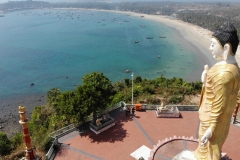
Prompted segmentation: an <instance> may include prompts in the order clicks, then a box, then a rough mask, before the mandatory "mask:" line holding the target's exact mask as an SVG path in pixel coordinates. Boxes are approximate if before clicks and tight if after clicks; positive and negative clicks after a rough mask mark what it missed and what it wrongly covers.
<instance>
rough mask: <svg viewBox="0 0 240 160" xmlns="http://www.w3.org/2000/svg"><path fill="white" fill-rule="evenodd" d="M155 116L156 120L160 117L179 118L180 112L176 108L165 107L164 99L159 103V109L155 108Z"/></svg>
mask: <svg viewBox="0 0 240 160" xmlns="http://www.w3.org/2000/svg"><path fill="white" fill-rule="evenodd" d="M156 115H157V117H158V118H161V117H180V112H179V110H178V108H177V106H172V107H171V106H170V107H167V106H166V99H165V98H164V99H163V100H162V103H161V107H157V108H156Z"/></svg>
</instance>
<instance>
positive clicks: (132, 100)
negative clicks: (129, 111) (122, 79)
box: [131, 72, 133, 105]
mask: <svg viewBox="0 0 240 160" xmlns="http://www.w3.org/2000/svg"><path fill="white" fill-rule="evenodd" d="M131 76H132V105H133V72H132V75H131Z"/></svg>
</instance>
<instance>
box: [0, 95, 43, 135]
mask: <svg viewBox="0 0 240 160" xmlns="http://www.w3.org/2000/svg"><path fill="white" fill-rule="evenodd" d="M46 103H47V96H46V94H40V93H39V94H29V95H22V96H21V95H18V96H12V97H7V98H1V99H0V110H1V112H0V126H1V127H3V128H1V127H0V128H1V129H0V132H5V133H6V134H7V136H8V137H12V136H14V135H15V134H16V133H18V132H20V131H21V130H22V126H21V125H20V124H19V119H20V117H19V113H18V107H19V106H20V105H23V106H25V107H26V113H27V118H28V119H29V120H31V115H32V112H33V110H34V107H35V106H42V105H45V104H46Z"/></svg>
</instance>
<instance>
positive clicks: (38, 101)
mask: <svg viewBox="0 0 240 160" xmlns="http://www.w3.org/2000/svg"><path fill="white" fill-rule="evenodd" d="M58 9H59V8H58ZM67 10H69V9H67ZM78 10H79V9H78ZM84 10H85V9H84ZM97 11H106V10H97ZM106 12H116V13H122V14H129V15H131V16H136V17H141V16H144V17H143V18H145V19H149V20H152V21H156V22H159V23H162V24H164V25H167V26H169V27H172V28H174V29H176V31H178V32H179V33H180V34H181V35H182V37H183V38H185V39H186V40H187V41H189V43H191V44H192V45H194V46H195V47H196V48H198V49H199V50H200V51H201V54H200V55H198V56H199V57H201V59H204V60H205V61H207V62H209V64H208V65H209V67H211V66H212V65H214V64H215V63H216V61H215V60H214V58H213V57H212V54H211V52H210V50H209V49H208V48H209V45H210V40H211V35H212V32H211V31H209V30H207V29H204V28H201V27H199V26H196V25H193V24H189V23H186V22H183V21H181V20H177V19H174V18H170V17H167V16H160V15H147V14H140V13H133V12H122V11H108V10H107V11H106ZM236 60H237V62H238V64H240V47H239V46H238V51H237V54H236ZM199 70H200V71H201V70H203V67H202V68H200V69H199ZM196 74H197V76H199V77H200V75H199V71H198V72H196ZM45 104H46V94H36V95H27V96H26V95H24V96H15V97H10V98H1V99H0V110H1V112H0V132H6V133H7V134H8V136H9V137H11V136H12V135H14V134H15V133H17V132H19V131H20V130H21V126H20V124H19V123H18V121H19V114H18V106H19V105H24V106H26V108H27V115H28V118H29V119H31V113H32V111H33V109H34V107H35V106H41V105H45Z"/></svg>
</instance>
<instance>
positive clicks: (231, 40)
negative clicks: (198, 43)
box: [209, 22, 239, 61]
mask: <svg viewBox="0 0 240 160" xmlns="http://www.w3.org/2000/svg"><path fill="white" fill-rule="evenodd" d="M238 44H239V40H238V36H237V30H236V29H235V28H234V26H233V25H232V24H230V23H229V22H225V23H224V24H223V25H222V26H221V27H220V28H219V29H218V30H217V31H216V32H215V33H214V34H213V35H212V40H211V45H210V48H209V49H210V50H211V51H212V54H213V57H214V58H215V59H217V60H219V61H227V59H229V58H230V57H232V56H233V57H234V56H235V54H236V52H237V47H238ZM234 59H235V58H234Z"/></svg>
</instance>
